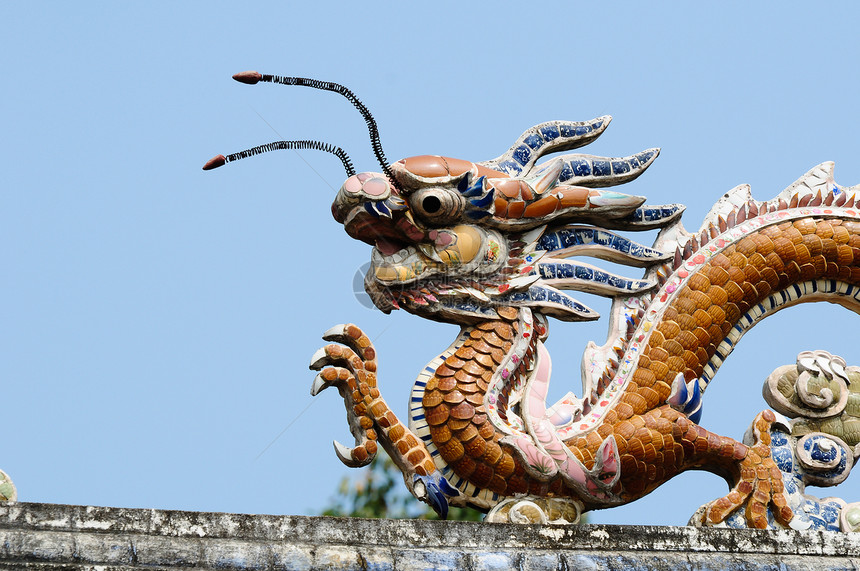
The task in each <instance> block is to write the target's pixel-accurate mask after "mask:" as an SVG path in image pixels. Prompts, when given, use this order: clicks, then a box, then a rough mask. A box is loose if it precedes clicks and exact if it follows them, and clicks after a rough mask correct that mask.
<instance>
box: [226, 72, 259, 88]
mask: <svg viewBox="0 0 860 571" xmlns="http://www.w3.org/2000/svg"><path fill="white" fill-rule="evenodd" d="M233 79H235V80H236V81H238V82H239V83H247V84H248V85H254V84H256V83H257V82H258V81H260V80H261V79H263V74H261V73H259V72H256V71H242V72H239V73H237V74H235V75H234V76H233Z"/></svg>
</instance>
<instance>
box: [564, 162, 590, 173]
mask: <svg viewBox="0 0 860 571" xmlns="http://www.w3.org/2000/svg"><path fill="white" fill-rule="evenodd" d="M568 164H569V165H570V166H571V168H573V174H574V175H575V176H589V175H591V163H589V162H588V161H587V160H585V159H571V160H570V161H569V162H568Z"/></svg>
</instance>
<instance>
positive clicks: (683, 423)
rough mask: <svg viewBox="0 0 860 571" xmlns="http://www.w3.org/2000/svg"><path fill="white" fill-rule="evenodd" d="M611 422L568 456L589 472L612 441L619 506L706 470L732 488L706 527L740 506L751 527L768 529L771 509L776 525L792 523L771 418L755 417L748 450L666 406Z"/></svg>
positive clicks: (768, 414)
mask: <svg viewBox="0 0 860 571" xmlns="http://www.w3.org/2000/svg"><path fill="white" fill-rule="evenodd" d="M622 408H623V407H622ZM609 420H611V421H612V422H611V424H610V423H607V424H604V425H603V427H601V428H600V429H599V430H598V431H595V432H592V433H590V434H589V435H588V436H587V437H581V438H579V439H577V440H576V441H575V442H573V443H571V451H572V452H573V453H574V455H576V456H577V458H578V459H580V460H581V461H582V463H583V464H584V465H586V466H591V465H593V464H594V462H595V461H596V458H597V455H598V450H599V447H600V445H601V444H602V443H603V442H604V441H605V440H606V439H608V438H610V437H614V438H615V441H616V444H617V446H618V453H619V455H620V472H621V477H620V479H619V481H618V483H617V484H616V486H615V487H614V488H613V490H612V491H613V492H614V493H616V494H617V495H618V498H619V499H620V500H621V501H622V503H626V502H629V501H632V500H634V499H636V498H639V497H642V496H644V495H646V494H647V493H649V492H651V491H653V490H654V489H655V488H657V487H658V486H659V485H661V484H662V483H664V482H665V481H667V480H668V479H670V478H672V477H674V476H676V475H678V474H680V473H681V472H684V471H686V470H690V469H704V470H708V471H711V472H713V473H715V474H718V475H720V476H722V477H724V478H725V479H726V480H727V482H728V483H729V485H730V487H731V491H730V492H729V494H727V495H726V496H725V497H723V498H720V499H718V500H715V501H714V502H712V503H711V505H710V506H709V508H708V510H707V513H706V514H705V515H704V521H703V523H704V524H706V525H713V524H717V523H719V522H721V521H723V520H724V519H725V518H726V517H728V516H729V515H730V514H731V513H732V512H733V511H735V510H736V509H738V508H739V507H741V506H744V505H746V519H747V522H748V525H749V526H750V527H755V528H765V527H767V516H766V514H767V509H768V506H769V505H773V507H774V508H775V509H774V510H773V513H774V515H775V517H776V518H777V520H778V521H780V522H781V523H783V524H786V525H787V524H788V522H789V521H790V520H791V518H792V516H793V514H792V512H791V509H790V508H789V507H788V505H787V500H786V498H785V496H784V493H783V492H784V490H783V482H782V473H781V472H780V470H779V469H778V467H777V466H776V463H775V462H774V461H773V459H772V458H771V456H770V447H769V443H770V436H769V432H768V431H769V428H770V424H771V423H772V422H774V420H775V417H774V415H773V413H772V412H770V411H765V412H763V413H761V414H759V415H758V416H757V417H756V420H755V422H754V434H753V436H754V442H753V443H752V445H750V446H748V445H746V444H743V443H741V442H738V441H736V440H734V439H732V438H729V437H725V436H720V435H718V434H714V433H712V432H709V431H708V430H706V429H704V428H702V427H701V426H699V425H698V424H696V423H694V422H693V421H691V420H690V419H688V418H687V417H686V416H685V415H684V414H683V413H681V412H679V411H677V410H675V409H673V408H672V407H671V406H668V405H667V406H662V407H658V408H656V409H653V410H650V411H647V412H645V413H643V414H640V415H636V414H633V415H630V416H628V417H627V418H623V419H619V418H618V417H617V416H616V417H615V418H613V419H609Z"/></svg>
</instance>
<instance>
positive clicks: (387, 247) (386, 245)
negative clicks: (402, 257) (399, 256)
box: [376, 238, 403, 256]
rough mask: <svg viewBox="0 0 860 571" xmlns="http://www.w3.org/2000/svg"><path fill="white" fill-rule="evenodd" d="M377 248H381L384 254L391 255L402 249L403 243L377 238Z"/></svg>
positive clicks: (380, 250)
mask: <svg viewBox="0 0 860 571" xmlns="http://www.w3.org/2000/svg"><path fill="white" fill-rule="evenodd" d="M376 249H377V250H379V252H380V253H381V254H382V255H383V256H390V255H391V254H396V253H397V252H399V251H400V250H402V249H403V244H401V243H399V242H395V241H393V240H389V239H387V238H377V239H376Z"/></svg>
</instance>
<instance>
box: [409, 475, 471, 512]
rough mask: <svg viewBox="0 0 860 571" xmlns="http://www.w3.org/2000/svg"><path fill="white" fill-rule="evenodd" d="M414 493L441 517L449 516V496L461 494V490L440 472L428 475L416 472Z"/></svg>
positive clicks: (413, 481)
mask: <svg viewBox="0 0 860 571" xmlns="http://www.w3.org/2000/svg"><path fill="white" fill-rule="evenodd" d="M412 493H413V494H414V495H415V497H416V498H418V499H419V500H421V501H422V502H425V503H426V504H428V505H429V506H430V507H431V508H433V511H435V512H436V514H437V515H438V516H439V518H440V519H447V518H448V498H455V497H457V496H458V495H460V491H459V490H457V488H454V487H453V486H451V484H449V483H448V480H446V479H445V477H444V476H442V475H441V474H439V473H438V472H436V473H433V474H430V475H428V476H421V475H418V474H415V476H414V478H413V480H412Z"/></svg>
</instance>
